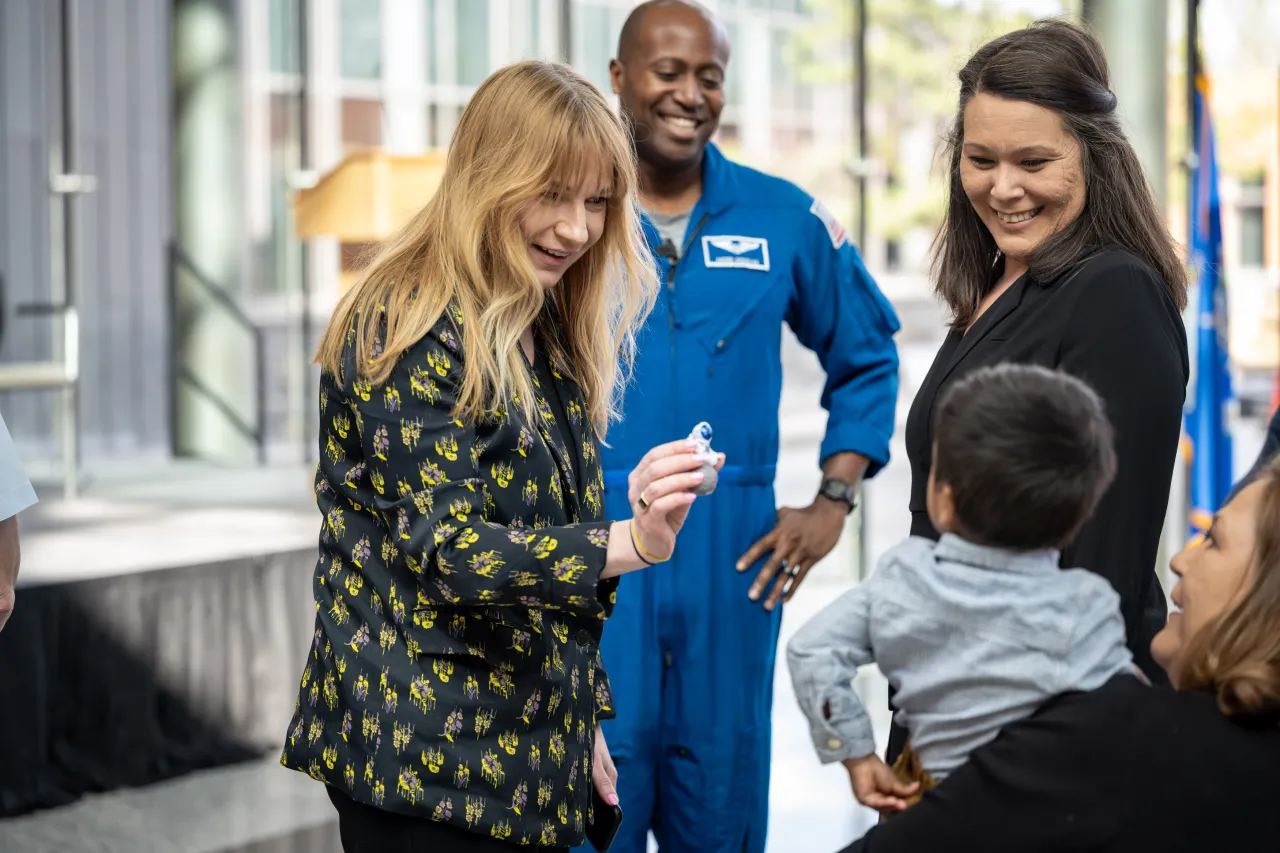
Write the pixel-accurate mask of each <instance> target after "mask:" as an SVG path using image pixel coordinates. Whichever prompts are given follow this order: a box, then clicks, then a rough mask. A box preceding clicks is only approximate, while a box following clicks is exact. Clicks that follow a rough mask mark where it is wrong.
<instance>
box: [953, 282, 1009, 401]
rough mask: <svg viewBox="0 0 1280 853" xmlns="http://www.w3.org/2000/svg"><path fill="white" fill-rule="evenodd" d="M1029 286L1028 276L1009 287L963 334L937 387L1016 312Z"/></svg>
mask: <svg viewBox="0 0 1280 853" xmlns="http://www.w3.org/2000/svg"><path fill="white" fill-rule="evenodd" d="M1030 285H1031V276H1030V274H1027V275H1023V276H1022V278H1020V279H1018V280H1017V281H1015V282H1014V283H1013V284H1011V285H1009V289H1008V290H1006V291H1005V292H1004V293H1002V294H1000V297H999V298H998V299H996V301H995V302H994V303H993V304H992V305H991V307H990V308H988V309H987V310H986V312H985V313H984V314H983V315H982V316H981V317H979V318H978V322H976V323H974V324H973V326H972V327H971V328H970V329H969V331H967V332H965V334H964V337H962V338H961V339H960V346H959V347H957V348H956V351H955V354H954V355H952V356H951V363H950V364H948V365H947V368H946V370H945V371H943V373H942V375H941V376H940V377H938V380H937V385H938V387H941V386H942V385H943V384H945V383H946V381H947V377H948V376H950V375H951V374H952V372H954V371H955V369H956V368H957V367H959V366H960V363H961V362H963V361H964V360H965V357H966V356H968V355H969V353H971V352H973V349H974V347H976V346H977V345H978V344H980V343H982V341H983V340H984V339H986V338H987V337H988V336H990V334H991V333H992V332H993V331H995V330H996V328H998V327H999V325H1000V323H1001V322H1002V321H1003V320H1004V319H1005V318H1006V317H1008V316H1009V315H1010V314H1012V313H1013V312H1014V311H1016V310H1018V306H1019V305H1021V304H1022V298H1023V296H1025V295H1026V292H1027V288H1028V287H1029V286H1030Z"/></svg>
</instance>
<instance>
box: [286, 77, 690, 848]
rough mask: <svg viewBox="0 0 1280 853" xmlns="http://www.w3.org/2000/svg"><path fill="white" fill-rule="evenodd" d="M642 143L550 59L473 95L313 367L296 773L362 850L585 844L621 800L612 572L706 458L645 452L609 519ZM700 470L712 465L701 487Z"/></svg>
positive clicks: (644, 259) (672, 509) (682, 451)
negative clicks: (610, 448)
mask: <svg viewBox="0 0 1280 853" xmlns="http://www.w3.org/2000/svg"><path fill="white" fill-rule="evenodd" d="M636 185H637V176H636V172H635V164H634V156H633V154H632V150H631V144H630V141H629V139H628V137H627V134H626V132H625V131H624V129H623V127H622V125H621V123H620V121H619V120H618V118H617V116H616V115H615V114H614V112H613V111H612V110H611V109H610V107H609V105H608V103H607V102H606V101H605V99H604V97H603V96H602V95H601V94H600V92H599V91H598V90H597V89H596V88H595V87H594V86H592V85H591V84H590V83H589V82H587V81H586V80H585V79H584V78H582V77H580V76H579V75H577V74H576V73H574V72H573V71H572V70H570V69H568V68H566V67H564V66H558V65H551V64H548V63H543V62H525V63H519V64H517V65H514V66H510V67H508V68H505V69H502V70H501V71H498V72H497V73H495V74H494V75H493V76H491V77H490V78H489V79H488V80H487V81H485V83H484V84H483V85H481V86H480V88H479V89H478V90H477V92H476V93H475V95H474V96H473V98H472V99H471V102H470V103H469V104H468V106H467V109H466V111H465V112H464V113H463V116H462V119H461V121H460V122H459V124H458V128H457V131H456V133H455V134H454V139H453V143H452V145H451V147H450V150H449V158H448V164H447V165H446V168H445V171H444V175H443V177H442V180H441V183H440V186H439V188H438V189H437V190H436V194H435V196H434V197H433V198H432V199H431V201H430V202H429V203H428V204H427V206H426V207H425V208H424V209H423V210H422V212H421V213H419V214H418V215H417V216H416V217H415V218H414V219H413V220H412V221H411V222H410V223H409V224H408V225H406V226H405V228H404V230H403V231H402V233H401V234H399V235H398V236H397V237H395V238H394V239H393V240H391V241H390V243H389V244H388V246H387V247H386V248H385V250H384V252H383V254H382V255H381V256H380V258H379V259H378V260H376V261H375V262H374V263H373V265H372V266H371V267H370V268H369V270H368V271H367V272H366V273H365V276H364V278H363V279H362V280H361V282H359V283H358V284H357V285H356V286H355V287H354V288H353V289H352V290H351V292H350V293H348V294H347V296H346V297H344V299H343V301H342V302H341V303H340V304H339V305H338V307H337V309H336V311H335V313H334V316H333V318H332V319H331V320H330V323H329V326H328V329H327V330H326V332H325V337H324V340H323V341H322V343H321V346H320V352H319V355H318V357H317V360H318V361H319V362H320V364H321V365H322V367H323V371H322V378H321V384H320V415H321V426H320V451H321V460H320V466H319V470H318V472H317V476H316V498H317V501H318V503H319V505H320V510H321V513H322V514H323V516H324V522H323V527H322V531H321V537H320V564H319V567H318V570H317V572H316V582H315V596H316V610H317V613H316V629H315V642H314V643H313V645H312V647H311V652H310V655H309V656H308V659H307V662H306V667H305V670H304V672H303V676H302V687H301V690H300V692H299V697H298V705H297V710H296V711H295V713H294V717H293V720H292V722H291V723H290V724H289V732H288V739H287V743H286V745H285V749H284V755H283V757H282V759H281V760H282V763H283V764H284V765H285V766H287V767H290V768H293V769H295V770H300V771H302V772H305V773H308V774H310V775H311V776H312V777H314V778H316V779H318V780H320V781H322V782H324V783H325V784H326V785H328V786H329V795H330V798H331V800H332V801H333V803H334V805H335V807H336V808H337V810H338V815H339V831H340V834H341V837H342V843H343V846H344V849H345V850H347V851H348V853H356V851H361V853H363V851H378V853H381V851H389V850H400V851H415V850H421V851H432V853H449V851H454V850H467V851H488V850H492V851H501V850H515V849H517V846H518V845H522V844H526V845H538V846H542V847H547V848H556V849H567V847H568V846H572V845H577V844H581V843H582V841H583V839H584V836H585V834H586V829H587V826H588V825H590V824H591V822H592V820H593V817H594V816H595V815H594V814H593V803H592V789H593V788H595V789H597V790H598V791H599V793H600V796H601V798H602V799H603V800H604V801H605V802H608V803H610V804H611V805H616V803H617V798H616V794H615V791H614V783H615V780H616V772H614V770H613V765H612V762H611V761H610V760H609V753H608V749H607V747H606V746H605V743H604V740H603V738H602V737H600V735H599V731H598V726H597V721H599V720H600V719H602V718H606V717H608V716H610V715H611V714H612V707H611V705H612V700H611V697H610V691H609V682H608V679H607V677H606V675H605V673H604V671H603V669H602V668H601V665H600V645H599V644H600V636H601V631H602V630H603V627H604V620H605V619H607V618H608V616H609V614H610V612H611V610H612V609H613V603H614V595H615V591H616V589H617V584H618V581H617V578H618V576H619V575H621V574H623V573H625V572H629V571H635V570H637V569H641V568H644V567H645V566H647V565H652V564H653V563H655V562H659V561H663V560H666V559H668V558H669V557H670V555H671V552H672V549H673V548H674V547H675V538H676V534H677V533H678V531H679V530H680V527H681V525H682V523H683V521H684V518H685V516H686V514H687V513H688V510H689V506H690V505H691V504H692V502H693V500H694V496H693V493H692V491H691V490H692V489H693V487H694V485H695V484H696V482H698V481H699V480H700V479H701V477H700V475H698V474H697V473H696V471H695V469H697V468H698V467H699V466H700V465H701V464H702V462H701V460H700V458H698V457H696V456H695V455H693V453H692V450H691V448H690V447H688V446H687V445H688V444H689V443H688V442H672V443H670V444H667V445H663V446H661V447H658V448H655V449H653V450H652V451H650V452H649V454H648V455H646V456H645V458H644V459H642V460H641V462H640V464H639V465H638V466H637V468H636V469H635V471H634V472H633V474H632V477H631V483H630V487H631V488H630V497H631V501H632V507H633V509H634V512H635V515H634V517H633V518H631V519H628V520H626V521H618V522H614V523H612V524H610V523H608V522H606V521H605V520H604V514H603V513H604V506H603V496H604V491H603V489H604V482H603V474H602V470H601V466H600V438H601V437H602V436H603V434H604V430H605V426H606V425H607V423H608V421H609V420H610V418H611V417H612V416H613V415H614V414H615V410H616V406H615V400H616V396H617V393H618V390H619V388H620V385H621V381H622V377H621V372H620V367H621V366H622V365H623V364H625V363H626V362H627V360H628V358H629V356H630V354H631V352H632V349H633V340H634V333H635V330H636V329H637V328H638V326H639V324H640V323H641V322H642V320H643V318H644V316H645V314H647V312H648V310H649V308H650V307H651V306H652V305H653V298H654V294H655V292H656V287H657V282H656V278H655V274H654V272H653V265H652V259H651V258H650V257H649V256H648V253H647V251H646V249H645V245H646V244H645V240H644V236H643V233H642V231H641V230H640V224H639V219H638V216H637V214H636V211H635V194H634V193H635V188H636ZM690 472H694V473H690Z"/></svg>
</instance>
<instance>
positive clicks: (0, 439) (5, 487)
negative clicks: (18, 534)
mask: <svg viewBox="0 0 1280 853" xmlns="http://www.w3.org/2000/svg"><path fill="white" fill-rule="evenodd" d="M35 502H36V492H35V489H33V488H31V482H30V481H29V480H28V479H27V475H26V473H25V472H24V471H23V470H22V460H21V459H19V458H18V450H17V448H15V447H14V446H13V439H12V438H10V437H9V428H8V427H6V426H5V425H4V418H2V417H0V521H4V520H5V519H6V518H12V517H13V516H15V515H17V514H18V513H20V512H22V511H23V510H24V509H26V508H27V507H29V506H31V505H32V504H34V503H35Z"/></svg>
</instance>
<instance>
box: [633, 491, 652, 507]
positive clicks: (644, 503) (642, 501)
mask: <svg viewBox="0 0 1280 853" xmlns="http://www.w3.org/2000/svg"><path fill="white" fill-rule="evenodd" d="M636 505H637V506H639V507H640V508H641V509H648V508H649V502H648V501H647V500H645V499H644V492H641V493H640V497H638V498H636Z"/></svg>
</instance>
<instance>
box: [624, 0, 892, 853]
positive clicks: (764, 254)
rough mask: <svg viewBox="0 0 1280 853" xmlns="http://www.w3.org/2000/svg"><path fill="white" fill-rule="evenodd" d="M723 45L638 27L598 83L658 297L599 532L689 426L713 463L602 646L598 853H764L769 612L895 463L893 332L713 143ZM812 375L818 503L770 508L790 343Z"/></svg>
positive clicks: (678, 21) (816, 212)
mask: <svg viewBox="0 0 1280 853" xmlns="http://www.w3.org/2000/svg"><path fill="white" fill-rule="evenodd" d="M729 47H730V46H729V42H728V38H727V35H726V32H725V29H724V27H723V26H722V25H721V24H720V23H719V22H718V21H717V20H716V19H715V18H714V17H713V16H712V15H711V14H710V13H709V12H708V11H707V10H706V9H704V8H703V7H701V6H700V5H698V4H695V3H690V2H680V0H658V2H650V3H644V4H641V5H640V6H638V7H636V9H635V10H634V11H633V12H632V14H631V16H630V17H629V18H628V19H627V22H626V24H625V26H624V27H623V30H622V36H621V38H620V40H619V45H618V56H617V58H616V59H615V60H613V62H611V63H610V67H609V71H610V77H611V80H612V85H613V91H614V93H615V94H617V95H618V96H619V99H620V104H621V109H622V114H623V116H624V117H625V118H626V120H627V122H628V124H629V126H630V128H631V131H632V133H633V135H634V139H635V146H636V152H637V155H638V159H639V164H640V178H641V193H640V194H641V202H642V204H643V205H644V207H645V214H646V217H645V218H646V221H645V227H646V231H647V233H648V236H649V240H650V243H651V245H652V247H653V250H654V252H655V254H656V255H657V256H658V258H659V265H660V267H661V273H662V277H663V283H664V287H663V291H662V294H661V296H660V298H659V301H658V304H657V307H656V308H655V309H654V311H653V313H652V314H651V315H650V318H649V322H648V326H647V327H646V329H645V330H644V332H643V333H642V335H641V337H640V342H639V343H640V352H639V355H638V358H637V362H636V368H635V376H634V381H633V382H632V383H631V385H630V387H629V388H628V389H627V394H626V398H625V400H624V401H623V421H622V423H621V424H620V425H619V426H617V427H615V428H614V429H612V430H611V431H610V433H609V442H610V444H611V445H612V446H611V447H609V448H606V449H604V451H603V458H604V463H605V468H606V474H605V485H606V498H605V506H606V513H608V514H609V516H610V517H611V518H622V517H625V516H626V515H628V514H630V512H631V508H630V506H629V503H628V499H627V477H626V472H627V471H629V470H631V468H632V467H634V465H635V463H636V462H637V461H638V460H639V459H640V457H641V456H642V455H643V453H644V451H645V450H647V449H648V447H649V446H651V445H652V444H653V443H655V441H656V442H661V441H669V440H671V439H672V438H678V437H680V436H684V435H687V434H688V433H689V430H690V429H691V428H692V427H693V426H694V425H695V424H697V423H698V422H699V421H704V420H705V421H708V422H709V423H711V424H712V426H713V427H714V430H715V436H714V443H715V448H716V449H717V450H719V451H723V452H725V453H726V456H727V462H726V465H725V467H724V469H723V470H722V471H721V472H720V479H719V486H718V488H717V490H716V492H715V494H714V495H712V496H711V497H710V498H709V499H707V498H704V499H703V500H700V501H699V502H698V504H697V505H696V506H695V507H694V509H693V511H692V512H691V514H690V516H689V519H688V521H687V523H686V526H685V528H684V531H683V532H682V534H681V538H680V546H679V547H678V548H677V549H676V553H675V555H674V557H673V558H672V560H671V562H670V564H668V565H664V566H660V567H658V568H656V569H651V570H649V571H647V572H643V573H639V574H640V575H642V576H641V577H636V578H634V579H633V578H630V577H628V578H623V580H622V585H621V588H620V589H619V591H618V596H617V607H616V609H615V610H614V614H613V617H612V619H611V620H610V622H609V626H608V630H607V631H605V638H604V643H603V649H604V658H605V663H606V666H607V671H608V672H609V676H610V682H611V684H612V686H613V690H614V698H615V707H616V709H617V714H618V716H617V719H616V720H613V721H607V722H606V723H605V724H604V725H605V731H606V737H607V740H608V743H609V746H610V751H611V752H612V753H613V754H614V757H615V760H616V762H617V766H618V774H619V778H618V787H619V794H620V796H621V805H622V808H623V811H624V814H625V819H624V821H623V823H622V829H621V832H620V833H619V836H618V839H617V841H616V842H615V843H614V846H613V848H612V850H615V851H621V853H643V851H644V850H645V841H646V835H647V833H648V831H649V830H650V829H651V828H652V829H653V831H654V833H655V835H656V836H657V839H658V843H659V847H660V848H661V849H662V850H664V851H695V850H696V851H700V853H707V851H724V853H744V851H745V853H759V852H760V851H763V850H764V845H765V829H766V817H767V813H768V780H769V743H770V738H769V734H770V732H769V725H770V708H771V704H772V698H773V673H774V659H775V654H776V650H777V640H778V626H779V622H780V616H781V608H780V607H779V606H778V605H779V604H780V603H781V602H783V601H785V600H786V599H787V598H789V597H790V595H791V594H792V593H793V592H794V591H795V589H796V587H797V586H798V585H799V584H800V582H801V581H802V580H803V579H804V576H805V573H806V572H808V570H809V569H810V567H812V566H813V564H814V563H816V562H817V561H818V560H820V559H821V558H822V557H824V556H825V555H826V554H827V553H828V552H829V551H830V550H831V548H832V547H833V546H834V545H835V543H836V541H837V540H838V539H839V537H840V533H841V531H842V530H843V528H844V521H845V517H846V515H847V514H848V512H849V511H850V510H851V509H852V508H853V505H854V495H855V494H856V493H857V489H858V485H859V483H860V481H861V480H862V479H863V478H864V477H869V476H871V475H873V474H875V473H876V471H878V470H879V469H880V468H881V467H882V466H883V465H884V464H885V462H887V461H888V457H889V437H890V435H891V433H892V432H893V425H894V406H895V403H896V398H897V390H898V381H897V373H898V359H897V350H896V348H895V346H894V343H893V335H894V333H895V332H896V331H897V329H898V320H897V317H896V316H895V314H894V311H893V309H892V307H891V306H890V305H889V304H888V302H887V301H886V300H885V299H884V297H883V296H882V295H881V293H880V291H879V290H878V289H877V288H876V285H875V283H874V282H873V281H872V280H871V277H870V276H869V275H868V274H867V271H866V269H865V268H864V267H863V265H862V261H861V259H860V258H859V256H858V252H857V250H856V249H854V247H853V246H852V245H850V244H849V241H848V238H847V236H846V235H845V232H844V229H843V228H841V227H840V225H839V223H837V222H836V220H835V219H834V218H833V217H832V216H831V214H830V213H828V212H827V210H826V209H825V208H824V207H823V206H822V205H821V204H820V203H819V202H817V201H816V200H815V199H814V198H813V197H812V196H810V195H808V194H807V193H805V192H804V191H802V190H800V189H799V188H797V187H796V186H794V185H793V184H791V183H788V182H787V181H784V180H781V179H779V178H775V177H771V176H769V175H765V174H762V173H760V172H757V171H755V170H753V169H749V168H746V167H744V166H740V165H738V164H735V163H732V162H730V161H729V160H727V159H726V158H725V157H724V155H723V154H722V153H721V152H720V151H719V150H718V149H717V148H716V146H715V145H713V144H711V143H710V139H711V137H712V136H713V134H714V133H715V131H716V128H717V127H718V125H719V120H720V111H721V110H722V109H723V107H724V83H725V69H726V68H727V66H728V63H729ZM784 324H786V325H789V326H790V327H791V329H792V330H793V331H794V332H795V333H796V335H797V337H798V338H799V339H800V341H801V342H802V343H803V344H805V345H806V346H807V347H809V348H810V349H812V350H813V351H814V352H816V353H817V354H818V357H819V358H820V360H821V362H822V365H823V367H824V368H825V370H826V373H827V378H826V387H825V388H824V390H823V393H822V404H823V406H825V407H826V409H827V410H828V412H829V418H828V421H827V428H826V436H825V439H824V440H823V442H822V446H821V450H820V453H819V454H818V459H817V461H818V462H819V463H820V465H821V468H822V486H821V489H820V490H819V493H818V494H817V495H816V496H815V497H814V499H813V502H812V504H810V505H809V506H806V507H803V508H798V509H786V508H784V509H778V508H777V505H776V503H775V501H774V492H773V481H774V475H775V465H776V463H777V458H778V405H779V399H780V393H781V389H782V360H781V343H782V334H781V333H782V326H783V325H784Z"/></svg>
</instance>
